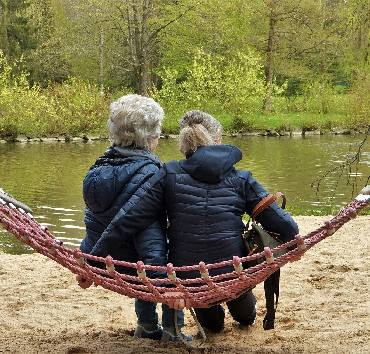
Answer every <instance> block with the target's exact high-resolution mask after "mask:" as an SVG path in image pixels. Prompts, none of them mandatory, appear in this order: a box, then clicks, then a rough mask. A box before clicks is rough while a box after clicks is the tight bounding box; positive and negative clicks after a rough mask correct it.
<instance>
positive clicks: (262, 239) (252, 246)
mask: <svg viewBox="0 0 370 354" xmlns="http://www.w3.org/2000/svg"><path fill="white" fill-rule="evenodd" d="M279 197H282V198H283V204H282V208H283V209H284V208H285V203H286V199H285V196H284V194H282V193H280V192H278V193H275V194H269V195H268V196H267V197H265V198H263V199H262V200H261V201H260V202H259V203H258V204H257V205H256V207H255V208H254V209H253V212H252V214H251V216H250V218H249V220H248V222H247V224H246V227H245V232H244V235H243V238H244V244H245V247H246V249H247V255H248V256H250V255H251V254H255V253H260V252H263V251H264V249H265V247H269V248H270V249H273V248H275V247H278V246H280V245H281V244H282V243H283V242H282V241H281V240H280V239H279V238H278V236H277V235H275V234H273V233H272V232H270V233H269V232H268V231H266V230H264V229H263V228H262V226H260V225H259V224H258V223H257V222H255V219H256V217H257V215H258V214H260V213H261V212H262V211H263V210H265V209H266V208H267V207H268V206H269V205H271V204H272V203H273V202H274V201H275V200H276V199H277V198H279ZM250 220H252V224H251V228H249V223H250ZM286 252H287V250H282V251H279V252H277V253H275V257H279V256H281V255H283V254H284V253H286ZM263 261H264V259H263V258H256V259H254V260H252V261H249V263H248V266H249V267H253V266H255V265H257V264H259V263H262V262H263Z"/></svg>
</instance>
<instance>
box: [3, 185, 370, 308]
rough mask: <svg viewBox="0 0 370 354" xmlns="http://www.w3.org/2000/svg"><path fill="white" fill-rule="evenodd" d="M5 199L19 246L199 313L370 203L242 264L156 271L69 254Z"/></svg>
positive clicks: (359, 202)
mask: <svg viewBox="0 0 370 354" xmlns="http://www.w3.org/2000/svg"><path fill="white" fill-rule="evenodd" d="M4 193H5V192H4ZM4 193H3V191H1V190H0V224H1V225H2V226H3V227H4V228H5V229H6V230H7V231H8V232H10V233H11V234H13V235H14V236H15V237H16V238H17V239H18V240H20V241H22V242H24V243H25V244H27V245H28V246H29V247H31V248H33V249H34V250H36V251H37V252H39V253H41V254H43V255H45V256H46V257H48V258H50V259H52V260H54V261H55V262H57V263H59V264H61V265H62V266H64V267H66V268H68V269H69V270H70V271H71V272H72V273H74V274H79V275H81V276H82V277H84V278H85V279H88V280H91V281H93V282H94V283H95V285H100V286H102V287H103V288H105V289H109V290H112V291H115V292H117V293H119V294H122V295H125V296H128V297H131V298H140V299H143V300H147V301H152V302H158V303H167V301H168V300H169V299H173V298H184V299H187V300H188V303H189V305H190V306H191V307H198V308H200V307H210V306H212V305H215V304H219V303H222V302H225V301H230V300H232V299H235V298H237V297H238V296H240V295H241V294H242V293H244V292H246V291H248V290H250V289H252V288H254V287H255V286H256V285H257V284H259V283H261V282H263V281H264V280H265V279H266V278H267V277H268V276H269V275H270V274H272V273H274V272H275V271H276V270H277V269H279V268H281V267H282V266H284V265H285V264H287V263H288V262H292V261H296V260H299V259H300V258H301V257H302V256H303V255H304V253H305V252H307V251H308V250H309V249H310V248H311V247H313V246H314V245H315V244H317V243H318V242H320V241H321V240H323V239H325V238H326V237H328V236H331V235H333V234H334V233H335V232H336V231H337V230H338V229H339V228H341V227H342V226H343V225H344V224H345V223H347V222H348V221H350V220H351V219H354V218H355V217H356V216H357V215H358V213H359V212H360V211H361V210H362V209H364V208H366V207H367V206H368V205H369V203H370V186H367V187H365V188H364V189H363V190H362V191H361V194H360V195H358V196H357V197H356V198H355V199H354V200H353V201H352V202H351V203H350V204H348V205H347V206H346V207H345V208H343V209H342V210H341V211H340V212H339V213H338V214H337V215H336V216H335V217H334V218H332V219H331V220H329V221H327V222H325V223H324V225H323V226H321V227H319V228H318V229H316V230H314V231H312V232H310V233H309V234H307V235H305V236H300V235H296V238H295V240H292V241H290V242H287V243H285V244H283V245H281V246H279V247H276V248H274V249H272V250H270V249H269V248H268V247H267V248H265V250H264V252H261V253H258V254H254V255H251V256H247V257H243V258H239V257H237V256H234V257H233V259H231V260H229V261H224V262H220V263H216V264H205V263H203V262H200V263H199V264H197V265H191V266H185V267H174V266H173V265H172V264H170V263H169V264H168V265H167V267H165V266H162V267H160V266H150V265H146V264H143V263H142V262H140V261H139V262H137V263H128V262H124V261H118V260H114V259H112V258H111V257H109V256H108V257H106V258H101V257H94V256H91V255H89V254H84V253H82V252H81V251H80V250H79V249H74V250H72V249H70V248H68V247H66V246H64V245H63V241H61V240H58V239H56V238H55V237H54V236H53V235H52V234H51V232H50V231H49V230H48V228H47V227H44V226H41V225H40V224H39V223H38V222H37V221H36V220H35V219H34V218H33V216H32V214H31V213H30V212H29V211H30V209H29V211H27V210H25V209H24V208H22V206H24V204H22V203H19V204H17V201H16V200H15V199H12V198H11V197H10V196H9V195H7V197H6V198H1V195H2V194H4ZM12 201H13V202H12ZM283 249H289V251H288V252H287V253H285V254H284V255H282V256H279V257H277V258H274V257H273V254H274V253H276V252H278V251H280V250H283ZM255 258H263V259H264V261H263V262H262V263H260V264H258V265H256V266H254V267H251V268H245V269H244V268H243V263H245V262H248V261H250V260H252V259H255ZM85 259H86V260H92V261H95V262H101V263H103V264H104V269H101V268H98V267H93V266H91V265H89V264H88V263H86V261H85ZM116 265H121V266H125V267H131V268H135V269H136V270H137V274H138V275H137V276H130V275H127V274H121V273H118V272H117V271H115V266H116ZM229 265H233V266H234V271H232V272H227V273H224V274H220V275H217V276H210V275H209V274H208V270H209V269H214V268H219V267H225V266H229ZM152 270H155V271H164V272H167V277H165V278H160V279H151V278H149V277H147V276H146V271H152ZM194 270H195V271H198V272H199V277H198V278H196V279H185V277H184V278H179V277H177V276H176V273H178V272H188V271H194ZM166 285H167V286H166ZM165 292H166V294H164V293H165Z"/></svg>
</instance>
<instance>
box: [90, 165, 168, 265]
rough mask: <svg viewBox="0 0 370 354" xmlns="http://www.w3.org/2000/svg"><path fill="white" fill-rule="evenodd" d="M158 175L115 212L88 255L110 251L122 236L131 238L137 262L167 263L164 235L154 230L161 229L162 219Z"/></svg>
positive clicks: (160, 178) (163, 219)
mask: <svg viewBox="0 0 370 354" xmlns="http://www.w3.org/2000/svg"><path fill="white" fill-rule="evenodd" d="M160 172H161V170H160V171H159V172H158V173H157V174H155V175H154V176H153V177H152V178H151V179H149V180H148V181H147V182H146V183H144V184H143V185H142V186H141V187H140V188H139V189H138V190H137V191H136V193H135V194H134V195H133V196H132V197H131V198H130V199H129V201H128V202H127V203H126V204H125V205H124V206H123V207H122V208H121V209H120V210H119V212H118V213H117V215H116V216H115V217H114V219H113V220H112V222H111V223H110V224H109V226H108V227H107V228H106V230H105V231H104V232H103V234H102V235H101V237H100V239H99V240H98V242H97V243H96V245H95V246H94V248H93V249H92V251H91V252H90V254H92V255H95V256H102V254H103V252H104V249H114V247H115V245H117V244H120V240H121V238H122V235H125V236H128V237H134V243H135V246H136V247H137V252H138V254H139V259H140V260H142V261H143V262H144V263H146V262H148V264H149V263H150V264H153V265H164V264H166V263H167V259H166V246H167V245H166V235H165V233H164V232H162V233H160V232H157V231H158V228H160V227H163V228H165V220H166V212H165V207H164V198H163V180H164V178H163V174H162V173H160ZM156 222H157V223H156ZM146 229H147V230H146ZM155 229H157V230H155ZM143 230H145V231H143ZM141 231H143V232H141ZM136 238H137V239H136ZM153 247H154V248H153ZM153 251H154V252H153ZM154 263H155V264H154Z"/></svg>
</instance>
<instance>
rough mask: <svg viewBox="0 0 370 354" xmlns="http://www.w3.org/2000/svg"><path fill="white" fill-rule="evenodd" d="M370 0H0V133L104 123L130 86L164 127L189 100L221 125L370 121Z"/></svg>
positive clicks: (69, 130) (75, 129) (169, 128)
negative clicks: (158, 110)
mask: <svg viewBox="0 0 370 354" xmlns="http://www.w3.org/2000/svg"><path fill="white" fill-rule="evenodd" d="M369 51H370V2H369V1H368V0H200V1H195V0H177V1H176V0H0V138H5V139H13V138H14V137H16V136H18V135H20V134H23V135H26V136H52V135H60V134H66V135H69V136H79V135H80V134H82V133H86V134H102V133H103V132H105V130H106V120H107V116H108V105H109V102H110V101H111V100H112V99H115V98H117V97H119V96H122V95H123V94H126V93H130V92H131V93H139V94H142V95H147V96H151V97H153V98H154V99H156V100H157V101H158V102H159V103H160V104H161V105H162V107H163V108H164V110H165V113H166V118H165V122H164V126H163V132H164V133H166V134H170V133H176V132H177V126H178V120H179V118H180V117H181V116H182V115H183V113H185V111H187V110H189V109H201V110H205V111H207V112H209V113H211V114H213V115H214V116H215V117H216V118H218V119H219V120H220V121H221V123H222V124H223V126H224V129H225V131H226V132H230V133H235V132H245V131H251V130H255V129H258V130H266V129H273V130H275V131H277V132H281V131H292V130H294V129H301V130H302V131H307V130H313V129H320V130H332V129H333V128H334V127H338V126H341V127H344V128H348V129H360V128H361V127H364V126H366V125H368V124H369V110H370V108H369V104H368V102H369V101H370V62H369V61H370V57H369Z"/></svg>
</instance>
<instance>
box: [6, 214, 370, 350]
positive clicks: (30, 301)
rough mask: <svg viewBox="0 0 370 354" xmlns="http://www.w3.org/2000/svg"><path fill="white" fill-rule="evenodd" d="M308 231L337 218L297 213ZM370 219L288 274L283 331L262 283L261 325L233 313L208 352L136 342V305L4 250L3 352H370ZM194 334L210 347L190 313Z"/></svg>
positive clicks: (42, 261) (44, 261)
mask: <svg viewBox="0 0 370 354" xmlns="http://www.w3.org/2000/svg"><path fill="white" fill-rule="evenodd" d="M295 219H296V220H297V222H298V224H299V226H300V230H301V234H306V233H308V232H310V231H312V230H314V229H316V228H317V227H318V226H321V225H322V223H323V222H324V221H325V220H327V219H329V218H328V217H296V218H295ZM369 225H370V217H369V216H359V217H357V218H356V219H354V220H352V221H350V222H349V223H347V224H346V225H344V226H343V227H342V228H341V229H340V230H339V231H337V232H336V233H335V234H334V235H333V236H331V237H329V238H328V239H325V240H324V241H322V242H320V243H319V244H318V245H317V246H315V247H313V248H312V249H311V250H309V251H308V252H307V253H306V254H305V255H304V257H303V258H302V259H301V260H300V261H298V262H294V263H289V264H287V265H286V266H284V267H283V268H282V276H281V294H280V300H279V306H278V312H277V318H276V323H275V329H273V330H270V331H264V330H263V328H262V319H263V316H264V311H265V306H264V295H263V286H262V284H260V285H258V286H257V287H256V288H255V289H254V293H255V295H256V297H257V299H258V317H257V321H256V324H255V325H253V326H249V327H242V326H239V325H238V324H237V323H235V322H234V321H233V320H232V319H231V318H230V316H229V315H227V319H226V324H225V328H224V330H223V331H222V332H221V333H218V334H212V333H209V332H206V334H207V341H206V342H205V343H204V344H202V345H201V347H199V348H189V347H187V346H185V345H184V344H183V343H181V342H180V343H166V344H161V343H158V342H155V341H152V340H149V339H132V335H133V331H134V329H135V327H136V317H135V313H134V308H133V299H130V298H127V297H125V296H122V295H119V294H117V293H114V292H111V291H108V290H104V289H102V288H101V287H94V286H93V287H91V288H89V289H87V290H83V289H81V288H79V287H78V285H77V283H76V282H75V277H74V275H73V274H72V273H70V272H69V271H68V270H67V269H65V268H63V267H62V266H60V265H59V264H57V263H55V262H54V261H52V260H50V259H48V258H46V257H44V256H42V255H40V254H37V253H36V254H29V255H18V256H14V255H9V254H4V253H1V254H0V256H1V264H0V304H1V305H0V308H1V311H0V316H1V326H0V353H47V354H56V353H58V354H62V353H63V354H67V353H68V354H80V353H81V354H87V353H89V354H113V353H122V354H129V353H130V354H131V353H148V354H149V353H168V354H170V353H171V354H177V353H178V354H180V353H205V354H219V353H227V354H239V353H257V354H264V353H269V354H273V353H279V354H280V353H281V354H283V353H284V354H289V353H292V354H293V353H294V354H297V353H316V354H317V353H336V354H338V353H356V354H359V353H370V329H369V324H370V296H369V279H370V277H369V276H370V270H369V269H370V251H369V247H368V245H369V241H370V235H369ZM186 322H187V325H186V327H185V328H184V330H183V331H184V332H185V333H189V334H192V335H193V336H194V338H195V341H194V344H195V345H199V344H200V343H201V337H200V336H199V335H197V332H198V330H197V326H196V324H195V322H194V320H193V319H192V317H191V315H190V312H189V311H187V310H186Z"/></svg>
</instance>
